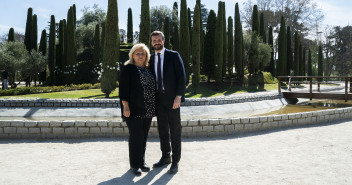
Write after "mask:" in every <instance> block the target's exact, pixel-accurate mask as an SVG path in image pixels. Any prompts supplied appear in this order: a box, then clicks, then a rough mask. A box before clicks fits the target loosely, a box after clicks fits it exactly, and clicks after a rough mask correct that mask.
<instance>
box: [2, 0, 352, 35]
mask: <svg viewBox="0 0 352 185" xmlns="http://www.w3.org/2000/svg"><path fill="white" fill-rule="evenodd" d="M107 1H108V0H59V1H57V0H8V1H4V2H2V4H1V10H0V35H3V34H5V33H8V30H9V29H10V27H13V28H14V29H15V31H16V32H22V33H24V30H25V25H26V17H27V9H28V8H29V7H32V8H33V13H34V14H37V16H38V33H40V32H41V30H43V29H45V27H46V26H47V25H48V21H50V16H51V15H55V19H56V21H58V20H61V19H65V18H66V17H67V10H68V8H69V7H70V6H71V5H72V4H76V8H77V18H78V19H79V18H80V17H81V16H82V12H81V10H82V9H83V8H84V6H90V7H92V6H93V5H94V4H98V5H99V7H101V8H103V9H104V10H106V9H107ZM175 1H177V2H178V4H179V5H180V0H150V7H153V6H160V5H166V6H169V7H170V8H172V6H173V3H174V2H175ZM224 1H225V2H226V14H227V15H226V16H227V17H228V16H232V17H233V15H234V6H235V3H236V2H238V3H239V5H240V9H241V6H242V3H243V2H244V1H245V0H224ZM312 1H314V2H317V4H318V7H319V8H321V9H322V10H323V13H324V14H325V19H324V25H325V24H327V25H340V26H347V25H351V23H352V11H351V8H352V1H351V0H312ZM195 2H196V0H187V5H188V7H191V8H192V9H193V7H194V5H195ZM201 2H202V4H205V5H206V8H208V9H214V10H217V5H218V0H202V1H201ZM252 2H255V0H252ZM140 6H141V0H118V8H119V20H120V21H119V26H120V29H126V28H127V10H128V8H132V12H133V15H134V17H133V24H134V25H133V28H134V30H138V26H139V20H140V18H139V15H140V9H141V7H140Z"/></svg>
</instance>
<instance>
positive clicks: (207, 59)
mask: <svg viewBox="0 0 352 185" xmlns="http://www.w3.org/2000/svg"><path fill="white" fill-rule="evenodd" d="M215 30H216V14H215V12H214V10H210V12H209V16H208V20H207V33H206V35H205V39H204V62H203V63H202V68H203V71H204V74H205V75H206V76H207V77H208V81H210V78H211V77H212V75H213V74H214V66H215V58H214V46H215Z"/></svg>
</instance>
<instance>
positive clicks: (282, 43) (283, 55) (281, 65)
mask: <svg viewBox="0 0 352 185" xmlns="http://www.w3.org/2000/svg"><path fill="white" fill-rule="evenodd" d="M278 50H279V59H278V76H286V75H287V73H286V72H287V67H286V65H287V37H286V25H285V19H284V17H283V16H282V17H281V25H280V32H279V46H278Z"/></svg>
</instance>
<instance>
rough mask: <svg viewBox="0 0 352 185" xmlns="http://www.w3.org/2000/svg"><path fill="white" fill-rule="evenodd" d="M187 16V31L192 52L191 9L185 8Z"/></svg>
mask: <svg viewBox="0 0 352 185" xmlns="http://www.w3.org/2000/svg"><path fill="white" fill-rule="evenodd" d="M187 15H188V29H189V41H190V50H192V35H193V34H192V18H191V9H190V8H187Z"/></svg>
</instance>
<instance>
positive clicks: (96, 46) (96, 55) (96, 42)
mask: <svg viewBox="0 0 352 185" xmlns="http://www.w3.org/2000/svg"><path fill="white" fill-rule="evenodd" d="M99 59H100V25H99V24H97V25H95V32H94V55H93V66H94V67H96V66H97V65H99Z"/></svg>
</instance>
